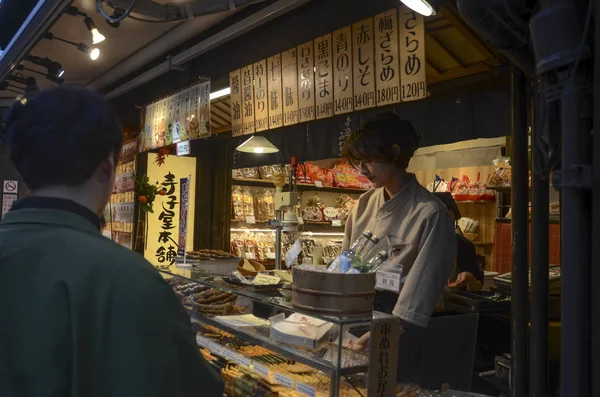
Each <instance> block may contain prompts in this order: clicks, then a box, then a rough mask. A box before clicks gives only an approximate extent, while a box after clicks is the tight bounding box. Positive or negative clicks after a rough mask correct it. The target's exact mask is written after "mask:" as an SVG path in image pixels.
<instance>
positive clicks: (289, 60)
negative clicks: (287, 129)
mask: <svg viewBox="0 0 600 397" xmlns="http://www.w3.org/2000/svg"><path fill="white" fill-rule="evenodd" d="M281 65H282V79H283V97H284V100H283V125H286V126H287V125H292V124H297V123H298V65H297V51H296V48H292V49H291V50H287V51H284V52H282V53H281Z"/></svg>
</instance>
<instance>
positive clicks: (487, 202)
mask: <svg viewBox="0 0 600 397" xmlns="http://www.w3.org/2000/svg"><path fill="white" fill-rule="evenodd" d="M456 204H483V205H494V204H496V202H495V201H490V200H457V201H456Z"/></svg>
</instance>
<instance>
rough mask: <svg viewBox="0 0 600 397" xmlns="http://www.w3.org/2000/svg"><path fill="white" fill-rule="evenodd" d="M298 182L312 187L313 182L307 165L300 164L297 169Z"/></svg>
mask: <svg viewBox="0 0 600 397" xmlns="http://www.w3.org/2000/svg"><path fill="white" fill-rule="evenodd" d="M296 181H297V182H298V183H300V184H305V185H312V184H313V181H312V179H310V175H309V173H308V171H307V169H306V165H305V164H298V167H297V168H296Z"/></svg>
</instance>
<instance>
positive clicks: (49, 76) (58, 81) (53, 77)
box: [16, 65, 65, 85]
mask: <svg viewBox="0 0 600 397" xmlns="http://www.w3.org/2000/svg"><path fill="white" fill-rule="evenodd" d="M16 69H17V70H27V71H28V72H32V73H37V74H39V75H42V76H44V77H45V78H47V79H48V80H50V81H52V82H53V83H56V84H58V85H61V84H62V83H64V81H65V80H64V79H61V78H60V76H62V75H63V74H64V70H62V69H61V72H62V73H59V74H52V73H44V72H40V71H39V70H35V69H30V68H26V67H25V66H24V65H17V67H16Z"/></svg>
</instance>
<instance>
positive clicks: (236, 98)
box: [229, 69, 244, 137]
mask: <svg viewBox="0 0 600 397" xmlns="http://www.w3.org/2000/svg"><path fill="white" fill-rule="evenodd" d="M229 86H230V87H231V94H230V101H231V133H232V134H233V136H234V137H236V136H240V135H243V133H244V127H243V124H242V88H241V84H240V70H239V69H237V70H234V71H233V72H231V73H229Z"/></svg>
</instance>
